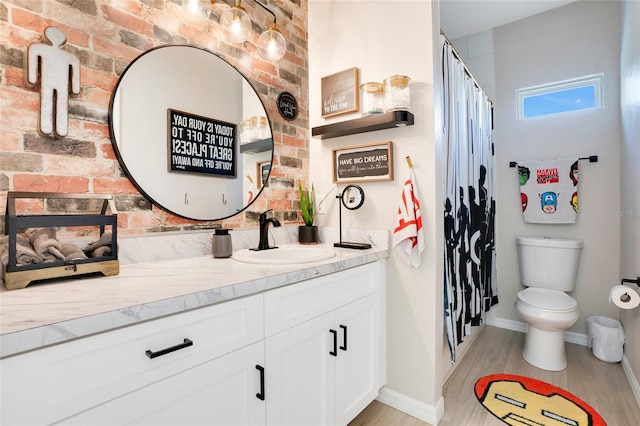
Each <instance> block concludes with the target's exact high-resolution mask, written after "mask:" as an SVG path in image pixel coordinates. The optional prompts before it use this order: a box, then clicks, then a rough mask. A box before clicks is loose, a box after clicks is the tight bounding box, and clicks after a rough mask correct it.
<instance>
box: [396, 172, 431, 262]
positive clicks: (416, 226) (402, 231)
mask: <svg viewBox="0 0 640 426" xmlns="http://www.w3.org/2000/svg"><path fill="white" fill-rule="evenodd" d="M417 193H418V190H417V188H416V184H415V177H414V176H413V169H411V168H410V169H409V173H408V175H407V179H406V180H405V182H404V187H403V188H402V196H401V198H400V205H399V206H398V224H397V225H396V227H395V229H394V230H393V248H394V250H395V251H396V253H397V254H398V256H399V257H400V258H401V259H402V260H404V261H405V262H406V263H407V264H408V265H410V266H413V267H414V268H417V267H419V266H420V255H421V253H422V252H423V251H424V232H423V231H422V216H421V215H420V201H418V195H417Z"/></svg>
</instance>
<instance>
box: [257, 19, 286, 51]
mask: <svg viewBox="0 0 640 426" xmlns="http://www.w3.org/2000/svg"><path fill="white" fill-rule="evenodd" d="M258 49H259V51H260V55H262V57H263V58H265V59H269V60H271V61H278V60H280V59H282V57H283V56H284V54H285V53H286V52H287V42H286V41H285V39H284V36H283V35H282V33H281V32H280V30H279V29H278V26H277V25H276V19H275V16H274V18H273V25H271V27H269V29H268V30H266V31H265V32H263V33H262V34H261V35H260V37H259V38H258Z"/></svg>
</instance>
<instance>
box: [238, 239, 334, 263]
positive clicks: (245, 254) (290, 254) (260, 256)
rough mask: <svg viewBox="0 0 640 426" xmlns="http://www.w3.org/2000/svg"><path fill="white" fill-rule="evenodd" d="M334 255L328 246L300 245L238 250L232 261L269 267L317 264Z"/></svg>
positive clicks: (331, 248)
mask: <svg viewBox="0 0 640 426" xmlns="http://www.w3.org/2000/svg"><path fill="white" fill-rule="evenodd" d="M335 255H336V252H335V251H334V250H333V247H330V246H305V245H300V244H287V245H281V246H279V247H278V248H274V249H269V250H259V251H255V250H250V249H244V250H238V251H234V252H233V255H232V256H231V258H232V259H234V260H237V261H238V262H245V263H268V264H271V265H289V264H293V263H309V262H319V261H321V260H327V259H331V258H332V257H334V256H335Z"/></svg>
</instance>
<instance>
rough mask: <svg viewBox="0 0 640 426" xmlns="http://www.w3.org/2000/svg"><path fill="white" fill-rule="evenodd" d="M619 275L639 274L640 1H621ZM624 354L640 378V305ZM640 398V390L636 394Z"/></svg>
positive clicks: (627, 317)
mask: <svg viewBox="0 0 640 426" xmlns="http://www.w3.org/2000/svg"><path fill="white" fill-rule="evenodd" d="M621 16H622V25H621V28H622V48H621V50H622V52H621V60H620V75H621V79H620V93H621V112H622V155H621V163H620V169H621V189H622V194H623V196H622V197H621V198H622V199H621V202H620V212H621V217H620V225H621V242H620V249H621V250H620V275H621V278H635V277H639V276H640V167H639V166H638V165H640V2H637V1H626V2H624V3H623V4H622V14H621ZM621 318H622V325H623V327H624V330H625V334H626V339H627V341H626V344H625V347H624V351H625V357H626V358H627V360H628V362H629V365H630V366H631V368H632V370H633V372H634V373H635V378H636V382H640V337H639V336H640V309H634V310H632V311H623V312H622V315H621ZM636 399H637V400H638V401H639V402H640V394H636Z"/></svg>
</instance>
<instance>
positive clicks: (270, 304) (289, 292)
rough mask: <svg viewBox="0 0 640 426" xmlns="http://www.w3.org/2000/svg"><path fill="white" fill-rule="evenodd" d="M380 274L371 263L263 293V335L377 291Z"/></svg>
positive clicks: (381, 274) (380, 267) (380, 270)
mask: <svg viewBox="0 0 640 426" xmlns="http://www.w3.org/2000/svg"><path fill="white" fill-rule="evenodd" d="M383 274H384V268H383V267H382V265H381V263H380V262H375V263H369V264H366V265H363V266H358V267H356V268H352V269H347V270H345V271H341V272H340V273H336V274H331V275H326V276H323V277H319V278H313V279H310V280H309V281H306V282H303V283H298V284H295V285H290V286H287V287H283V288H279V289H276V290H272V291H268V292H266V293H265V294H264V298H265V299H264V303H265V335H266V336H271V335H273V334H275V333H278V332H280V331H282V330H285V329H287V328H290V327H293V326H295V325H297V324H300V323H301V322H303V321H307V320H309V319H311V318H315V317H317V316H319V315H322V314H324V313H326V312H329V311H331V310H334V309H336V308H338V307H340V306H343V305H345V304H347V303H349V302H352V301H354V300H357V299H359V298H361V297H363V296H366V295H368V294H371V293H374V292H376V291H379V290H380V283H381V282H382V279H383V278H384V276H383Z"/></svg>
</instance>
